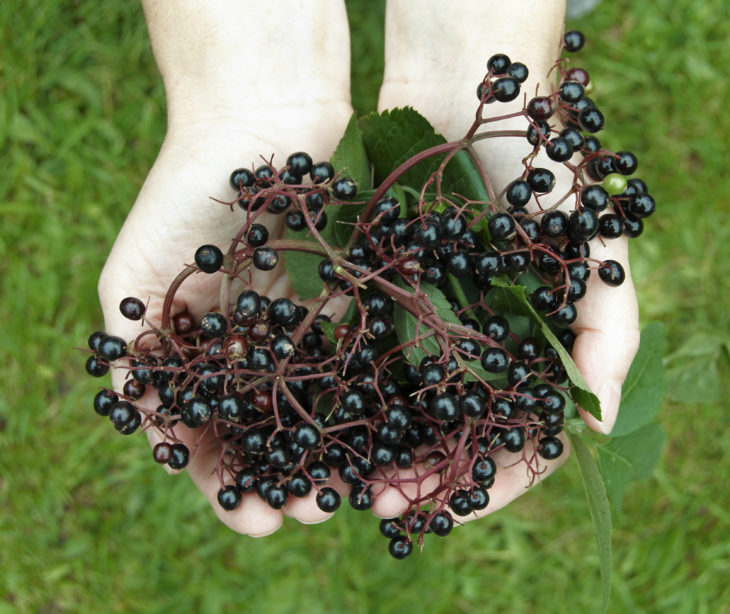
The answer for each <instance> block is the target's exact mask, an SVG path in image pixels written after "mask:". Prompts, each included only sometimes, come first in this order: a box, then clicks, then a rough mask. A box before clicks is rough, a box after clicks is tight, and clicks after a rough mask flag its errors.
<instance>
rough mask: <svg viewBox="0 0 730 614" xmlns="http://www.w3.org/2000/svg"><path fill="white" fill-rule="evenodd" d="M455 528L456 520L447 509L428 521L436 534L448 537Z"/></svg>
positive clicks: (430, 528) (429, 526)
mask: <svg viewBox="0 0 730 614" xmlns="http://www.w3.org/2000/svg"><path fill="white" fill-rule="evenodd" d="M453 528H454V520H453V518H451V514H449V513H448V512H447V511H443V512H439V513H438V514H436V515H435V516H434V517H433V518H431V522H429V523H428V529H429V530H430V532H431V533H433V534H434V535H438V536H439V537H446V536H447V535H448V534H449V533H451V529H453Z"/></svg>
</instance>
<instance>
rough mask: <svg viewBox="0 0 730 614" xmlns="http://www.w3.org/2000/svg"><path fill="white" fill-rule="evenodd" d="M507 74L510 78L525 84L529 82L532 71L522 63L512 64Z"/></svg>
mask: <svg viewBox="0 0 730 614" xmlns="http://www.w3.org/2000/svg"><path fill="white" fill-rule="evenodd" d="M507 74H508V75H509V76H510V77H512V78H514V79H517V81H518V82H519V83H524V82H525V81H527V77H528V75H529V74H530V71H529V70H528V69H527V66H525V65H524V64H523V63H522V62H512V64H510V65H509V68H507Z"/></svg>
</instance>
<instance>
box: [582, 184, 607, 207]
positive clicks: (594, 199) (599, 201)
mask: <svg viewBox="0 0 730 614" xmlns="http://www.w3.org/2000/svg"><path fill="white" fill-rule="evenodd" d="M609 202H610V197H609V195H608V192H606V190H604V189H603V188H602V187H601V186H600V185H589V186H586V187H585V188H583V189H582V190H581V192H580V203H581V205H583V206H584V207H588V208H589V209H592V210H593V211H596V212H600V211H603V210H604V209H605V208H606V207H608V204H609Z"/></svg>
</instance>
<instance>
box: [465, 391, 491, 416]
mask: <svg viewBox="0 0 730 614" xmlns="http://www.w3.org/2000/svg"><path fill="white" fill-rule="evenodd" d="M459 409H461V412H462V413H463V414H464V415H465V416H468V417H470V418H481V417H482V415H483V414H484V409H485V407H484V400H483V399H482V398H481V397H480V396H479V395H478V394H476V393H474V392H466V393H464V394H463V395H462V396H461V397H459Z"/></svg>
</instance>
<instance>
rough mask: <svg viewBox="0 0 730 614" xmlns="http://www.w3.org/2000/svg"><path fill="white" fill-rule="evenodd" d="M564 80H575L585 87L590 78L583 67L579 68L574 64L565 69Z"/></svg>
mask: <svg viewBox="0 0 730 614" xmlns="http://www.w3.org/2000/svg"><path fill="white" fill-rule="evenodd" d="M565 80H566V81H577V82H578V83H580V84H581V85H582V86H583V87H586V86H587V85H588V83H589V82H590V80H591V78H590V76H589V75H588V72H587V71H586V70H585V69H583V68H579V67H578V66H576V67H574V68H569V69H568V70H567V71H566V73H565Z"/></svg>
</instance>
